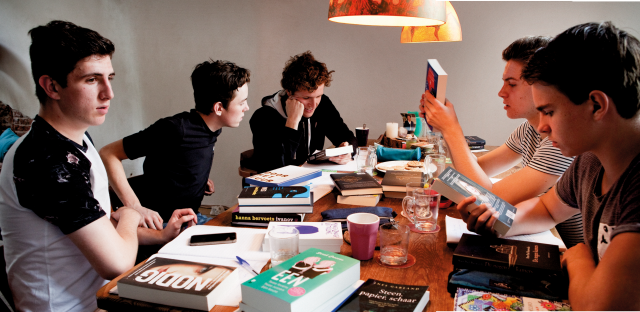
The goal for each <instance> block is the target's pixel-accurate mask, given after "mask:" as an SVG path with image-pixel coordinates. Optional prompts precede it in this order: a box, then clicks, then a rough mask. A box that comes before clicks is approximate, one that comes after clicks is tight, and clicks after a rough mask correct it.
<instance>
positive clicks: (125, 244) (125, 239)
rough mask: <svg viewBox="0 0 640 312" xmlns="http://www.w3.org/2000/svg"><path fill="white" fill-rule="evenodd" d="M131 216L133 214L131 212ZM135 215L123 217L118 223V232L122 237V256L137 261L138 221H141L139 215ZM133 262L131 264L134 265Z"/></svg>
mask: <svg viewBox="0 0 640 312" xmlns="http://www.w3.org/2000/svg"><path fill="white" fill-rule="evenodd" d="M129 216H131V214H129ZM136 216H137V217H136V218H133V217H124V216H123V217H121V218H120V220H118V224H117V225H116V232H118V235H119V236H120V238H121V239H122V244H121V246H122V247H121V252H122V254H121V257H122V258H124V259H132V262H135V259H136V254H137V253H138V233H137V229H138V223H139V222H140V219H139V215H136ZM133 264H135V263H132V265H131V266H133Z"/></svg>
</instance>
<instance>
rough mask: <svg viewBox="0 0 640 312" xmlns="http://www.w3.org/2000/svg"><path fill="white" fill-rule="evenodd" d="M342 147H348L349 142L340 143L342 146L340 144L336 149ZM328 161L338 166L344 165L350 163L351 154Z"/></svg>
mask: <svg viewBox="0 0 640 312" xmlns="http://www.w3.org/2000/svg"><path fill="white" fill-rule="evenodd" d="M343 146H349V142H342V144H340V146H338V147H343ZM329 161H331V162H334V163H336V164H338V165H346V164H347V163H349V162H350V161H351V153H348V154H342V155H339V156H333V157H330V158H329Z"/></svg>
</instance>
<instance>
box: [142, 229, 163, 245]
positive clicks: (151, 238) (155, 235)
mask: <svg viewBox="0 0 640 312" xmlns="http://www.w3.org/2000/svg"><path fill="white" fill-rule="evenodd" d="M137 234H138V244H140V245H161V244H166V243H168V241H167V240H166V239H165V238H164V237H163V236H162V231H161V230H153V229H148V228H141V227H139V228H138V233H137Z"/></svg>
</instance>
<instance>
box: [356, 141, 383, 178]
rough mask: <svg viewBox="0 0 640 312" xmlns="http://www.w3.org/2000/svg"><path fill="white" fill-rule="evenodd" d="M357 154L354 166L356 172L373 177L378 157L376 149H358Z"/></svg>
mask: <svg viewBox="0 0 640 312" xmlns="http://www.w3.org/2000/svg"><path fill="white" fill-rule="evenodd" d="M357 151H358V154H357V155H356V165H357V168H358V172H360V173H368V174H369V175H373V168H375V167H376V164H377V163H378V157H377V155H376V147H375V146H369V147H358V150H357Z"/></svg>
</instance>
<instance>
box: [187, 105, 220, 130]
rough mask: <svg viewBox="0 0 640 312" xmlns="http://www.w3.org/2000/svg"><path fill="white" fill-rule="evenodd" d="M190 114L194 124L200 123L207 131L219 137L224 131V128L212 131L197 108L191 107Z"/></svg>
mask: <svg viewBox="0 0 640 312" xmlns="http://www.w3.org/2000/svg"><path fill="white" fill-rule="evenodd" d="M189 115H190V116H191V120H192V122H193V124H194V125H200V126H202V127H203V128H205V129H207V131H208V132H209V133H210V134H212V135H213V136H215V137H217V136H219V135H220V133H222V128H220V129H218V130H216V131H211V128H209V125H207V123H206V122H205V121H204V119H202V116H200V113H199V112H198V111H197V110H195V109H191V110H190V111H189Z"/></svg>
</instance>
